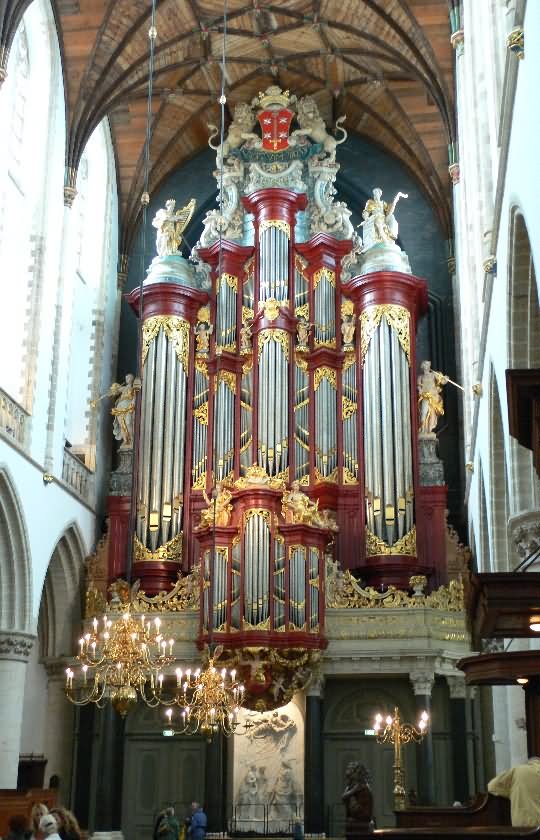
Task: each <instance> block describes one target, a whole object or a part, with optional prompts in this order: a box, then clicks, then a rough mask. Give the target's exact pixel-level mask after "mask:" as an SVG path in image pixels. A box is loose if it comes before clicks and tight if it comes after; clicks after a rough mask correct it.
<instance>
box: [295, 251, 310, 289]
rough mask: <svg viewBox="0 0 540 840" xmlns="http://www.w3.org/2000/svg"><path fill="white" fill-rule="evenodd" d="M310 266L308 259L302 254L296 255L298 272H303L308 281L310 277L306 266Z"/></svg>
mask: <svg viewBox="0 0 540 840" xmlns="http://www.w3.org/2000/svg"><path fill="white" fill-rule="evenodd" d="M307 266H308V263H307V260H305V259H304V258H303V257H301V256H300V254H295V255H294V267H295V268H296V270H297V272H298V274H301V275H302V277H303V278H304V280H305V281H306V283H307V282H309V281H308V277H307V276H306V273H305V272H306V268H307Z"/></svg>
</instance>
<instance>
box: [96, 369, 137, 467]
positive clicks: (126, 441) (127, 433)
mask: <svg viewBox="0 0 540 840" xmlns="http://www.w3.org/2000/svg"><path fill="white" fill-rule="evenodd" d="M140 388H141V381H140V379H138V378H137V379H136V378H135V377H134V376H133V374H132V373H127V374H126V381H125V383H124V384H123V385H122V384H121V383H119V382H113V383H112V385H111V387H110V388H109V390H108V391H106V392H105V394H102V395H101V397H98V398H97V399H95V400H92V402H91V403H90V405H91V406H92V408H95V407H96V406H97V404H98V402H99V401H100V400H103V399H105V398H106V397H116V401H115V403H114V406H113V407H112V408H111V414H112V416H113V417H114V422H113V434H114V436H115V438H116V440H120V441H122V443H121V444H120V447H119V450H120V451H122V450H125V449H133V421H134V418H135V399H136V396H137V391H140Z"/></svg>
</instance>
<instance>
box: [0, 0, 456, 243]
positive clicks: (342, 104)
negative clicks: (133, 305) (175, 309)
mask: <svg viewBox="0 0 540 840" xmlns="http://www.w3.org/2000/svg"><path fill="white" fill-rule="evenodd" d="M453 3H454V0H274V1H273V2H272V0H228V1H227V39H226V56H227V62H226V67H227V97H228V103H227V108H228V109H229V117H230V113H231V111H232V110H233V107H234V104H235V103H237V102H240V101H250V100H251V99H252V97H254V96H256V95H257V93H258V92H259V91H260V90H264V89H265V87H267V86H268V85H270V84H279V85H280V86H281V87H282V88H284V89H289V90H290V91H291V92H294V93H296V94H297V95H298V96H301V95H305V94H308V93H309V94H313V95H315V96H316V99H317V102H318V104H319V108H320V110H321V113H322V115H323V116H324V117H325V118H326V119H327V120H328V122H329V124H330V125H332V124H333V123H334V122H335V120H336V118H337V117H338V116H341V115H343V114H346V116H347V119H346V122H345V126H346V127H347V129H348V130H349V131H355V132H358V133H360V134H362V135H363V136H365V137H367V138H369V139H371V140H373V141H374V142H376V143H378V144H379V145H381V146H382V147H384V148H385V149H386V150H388V151H389V152H390V153H392V154H393V155H395V156H396V157H397V158H398V159H399V160H400V161H401V162H402V163H403V164H404V165H405V166H406V167H407V168H408V169H409V171H410V172H411V173H412V174H414V175H415V176H416V178H417V179H418V181H419V182H420V183H421V184H422V187H423V189H424V191H425V192H426V194H427V196H428V197H429V199H430V200H431V202H432V204H433V206H434V207H435V208H436V211H437V213H438V215H439V218H440V221H441V224H442V226H443V228H444V229H445V231H446V232H447V234H448V235H449V234H450V183H449V177H448V169H447V167H448V146H449V144H450V143H452V142H453V134H454V116H453V60H452V48H451V46H450V40H449V38H450V23H449V6H450V5H453ZM156 4H157V14H156V26H157V32H158V35H157V39H156V42H155V44H156V47H155V70H154V94H153V109H152V110H153V125H152V138H151V172H150V193H152V190H153V189H155V188H156V186H158V185H159V184H160V183H161V182H162V181H163V179H164V178H166V176H167V175H168V174H169V173H170V172H171V171H172V170H174V169H175V168H177V167H179V166H181V165H182V163H183V162H184V161H185V160H187V159H188V158H190V157H192V156H193V155H194V154H196V153H197V152H198V151H200V150H201V149H203V148H204V147H205V146H206V144H207V140H208V129H207V123H208V122H211V123H218V121H219V105H218V98H219V94H220V84H221V66H220V61H221V55H222V50H223V28H224V19H223V14H224V3H223V0H156ZM27 5H28V0H3V2H1V1H0V70H1V62H2V47H4V48H5V47H9V43H10V40H11V38H12V37H13V34H14V29H15V27H16V24H17V22H18V19H20V16H21V14H22V12H23V11H24V9H25V8H26V6H27ZM53 7H54V11H55V16H56V19H57V23H58V30H59V32H58V34H59V39H60V46H61V50H62V54H63V61H64V80H65V87H66V99H67V113H68V141H67V149H68V151H67V167H68V170H69V168H71V169H72V170H73V171H76V168H77V165H78V162H79V160H80V157H81V154H82V152H83V150H84V146H85V143H86V141H87V140H88V137H89V136H90V134H91V132H92V130H93V129H94V128H95V126H96V125H97V124H98V123H99V122H100V121H101V120H102V118H103V117H104V116H108V117H109V119H110V124H111V129H112V134H113V140H114V144H115V153H116V159H117V167H118V185H119V197H120V208H121V217H120V223H121V230H122V243H121V247H122V250H123V251H124V252H127V250H128V249H129V245H130V243H131V241H132V238H133V235H134V231H135V229H136V224H137V216H138V214H139V212H140V195H141V192H142V184H143V157H144V142H145V132H146V109H147V102H146V97H147V85H148V66H149V62H148V58H149V38H148V29H149V26H150V13H151V0H53ZM5 60H6V59H5V55H4V61H5ZM338 159H339V158H338Z"/></svg>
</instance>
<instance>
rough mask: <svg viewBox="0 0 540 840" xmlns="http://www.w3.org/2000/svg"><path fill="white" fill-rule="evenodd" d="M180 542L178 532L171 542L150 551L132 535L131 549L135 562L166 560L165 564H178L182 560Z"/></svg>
mask: <svg viewBox="0 0 540 840" xmlns="http://www.w3.org/2000/svg"><path fill="white" fill-rule="evenodd" d="M182 541H183V534H182V532H180V533H179V534H177V535H176V537H173V538H172V540H169V542H166V543H165V545H160V546H159V548H158V549H156V551H150V549H149V548H146V546H144V545H143V544H142V542H141V541H140V539H139V538H138V536H137V534H134V535H133V549H134V555H135V562H136V563H139V562H144V563H148V562H153V561H158V560H159V561H160V562H163V561H164V560H166V561H167V562H175V563H179V562H180V560H181V559H182Z"/></svg>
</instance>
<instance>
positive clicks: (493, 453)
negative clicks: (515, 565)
mask: <svg viewBox="0 0 540 840" xmlns="http://www.w3.org/2000/svg"><path fill="white" fill-rule="evenodd" d="M504 444H505V436H504V427H503V420H502V414H501V401H500V398H499V388H498V385H497V378H496V376H495V371H494V369H493V366H491V369H490V372H489V460H490V464H489V515H490V520H491V523H490V524H491V529H490V530H491V560H492V566H493V571H495V572H506V571H507V570H508V519H509V515H510V503H509V494H508V476H507V470H506V450H505V445H504Z"/></svg>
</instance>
